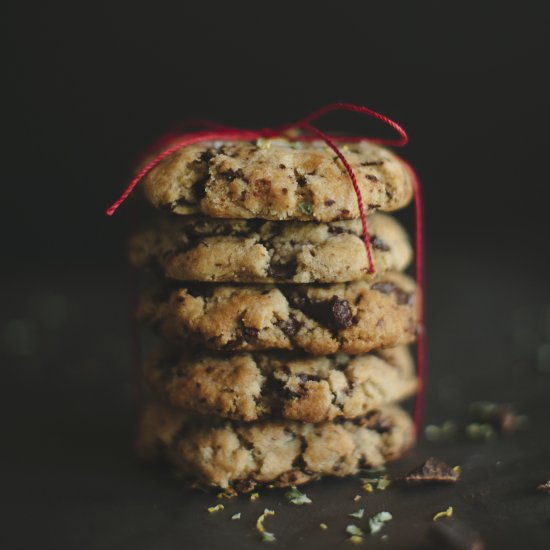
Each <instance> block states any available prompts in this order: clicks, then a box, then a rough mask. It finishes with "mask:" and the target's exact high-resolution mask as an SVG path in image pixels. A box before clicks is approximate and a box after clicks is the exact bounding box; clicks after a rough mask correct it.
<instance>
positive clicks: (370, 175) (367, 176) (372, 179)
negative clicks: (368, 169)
mask: <svg viewBox="0 0 550 550" xmlns="http://www.w3.org/2000/svg"><path fill="white" fill-rule="evenodd" d="M365 177H366V178H367V179H368V180H369V181H378V178H377V177H376V176H373V175H372V174H367V175H366V176H365Z"/></svg>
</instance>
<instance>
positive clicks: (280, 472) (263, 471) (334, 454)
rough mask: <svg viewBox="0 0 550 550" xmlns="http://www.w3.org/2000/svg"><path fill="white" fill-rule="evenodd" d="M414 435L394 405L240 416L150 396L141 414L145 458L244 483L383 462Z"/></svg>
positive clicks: (206, 477)
mask: <svg viewBox="0 0 550 550" xmlns="http://www.w3.org/2000/svg"><path fill="white" fill-rule="evenodd" d="M413 441H414V429H413V425H412V422H411V419H410V417H409V416H408V414H407V413H405V412H404V411H403V410H401V409H399V408H398V407H395V406H388V407H382V408H380V409H378V410H374V411H371V412H370V413H367V414H366V415H364V416H362V417H359V418H356V419H354V420H344V421H341V422H339V421H336V422H325V423H322V424H309V423H301V422H292V421H266V422H254V423H250V424H243V423H238V422H229V421H221V420H219V419H215V418H212V417H201V416H195V415H188V414H186V413H182V412H180V411H174V410H173V409H169V408H167V407H164V406H162V405H158V404H151V405H149V407H148V408H147V409H146V410H145V411H144V414H143V417H142V422H141V430H140V435H139V438H138V441H137V448H138V451H139V452H140V454H141V455H142V456H143V457H144V458H154V457H155V456H156V455H158V454H159V453H160V454H161V455H163V456H165V457H167V458H168V459H169V460H170V461H171V462H172V463H173V464H175V465H176V467H177V468H178V469H179V470H180V471H181V472H182V473H183V474H184V475H188V476H192V477H194V478H196V479H198V480H199V481H200V482H202V483H204V484H206V485H210V486H216V487H222V488H228V487H231V486H233V487H235V488H237V489H239V490H243V491H246V490H250V489H252V488H253V487H254V485H255V484H257V483H272V484H274V485H277V486H288V485H298V484H301V483H305V482H307V481H311V480H314V479H317V478H319V477H322V476H337V477H343V476H348V475H351V474H354V473H356V472H357V471H358V469H359V468H361V467H379V466H381V465H382V464H384V463H385V462H386V461H388V460H393V459H396V458H398V457H399V456H400V455H401V454H402V453H403V452H404V451H406V450H407V449H408V448H409V447H410V446H411V445H412V443H413Z"/></svg>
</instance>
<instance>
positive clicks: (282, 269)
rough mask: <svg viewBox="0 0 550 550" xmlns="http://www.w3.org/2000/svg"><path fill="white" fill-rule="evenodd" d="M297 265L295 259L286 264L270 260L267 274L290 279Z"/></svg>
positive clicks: (274, 277)
mask: <svg viewBox="0 0 550 550" xmlns="http://www.w3.org/2000/svg"><path fill="white" fill-rule="evenodd" d="M297 267H298V266H297V263H296V262H295V261H294V262H288V263H287V264H278V263H275V262H272V263H271V264H269V268H268V270H267V274H268V275H269V277H273V279H292V277H293V276H294V275H295V274H296V268H297Z"/></svg>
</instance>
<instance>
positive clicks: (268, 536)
mask: <svg viewBox="0 0 550 550" xmlns="http://www.w3.org/2000/svg"><path fill="white" fill-rule="evenodd" d="M276 541H277V539H276V538H275V535H274V534H273V533H270V532H269V531H264V532H263V533H262V542H276Z"/></svg>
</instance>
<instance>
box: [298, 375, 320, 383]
mask: <svg viewBox="0 0 550 550" xmlns="http://www.w3.org/2000/svg"><path fill="white" fill-rule="evenodd" d="M297 376H298V378H299V379H300V384H302V385H303V384H305V383H306V382H320V381H321V377H320V376H317V375H316V374H305V373H304V372H302V373H300V374H298V375H297Z"/></svg>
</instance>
